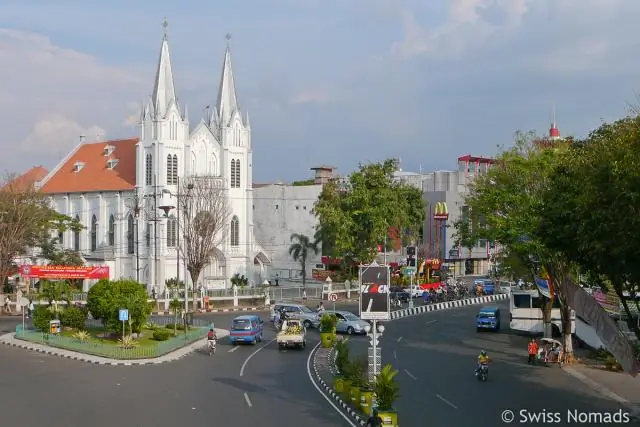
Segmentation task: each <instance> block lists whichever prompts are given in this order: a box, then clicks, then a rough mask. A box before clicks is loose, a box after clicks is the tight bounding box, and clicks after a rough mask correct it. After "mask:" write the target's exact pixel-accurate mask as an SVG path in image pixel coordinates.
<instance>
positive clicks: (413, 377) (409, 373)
mask: <svg viewBox="0 0 640 427" xmlns="http://www.w3.org/2000/svg"><path fill="white" fill-rule="evenodd" d="M404 373H405V374H407V375H409V378H411V379H412V380H417V379H418V378H416V376H415V375H413V374H412V373H411V372H409V371H407V370H406V369H405V370H404Z"/></svg>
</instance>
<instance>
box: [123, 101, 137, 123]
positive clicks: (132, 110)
mask: <svg viewBox="0 0 640 427" xmlns="http://www.w3.org/2000/svg"><path fill="white" fill-rule="evenodd" d="M141 108H142V106H141V105H140V103H138V102H135V101H131V102H128V103H127V107H126V109H125V113H126V114H127V116H126V117H125V118H124V120H123V121H122V126H127V127H131V126H137V125H138V124H139V123H140V110H141Z"/></svg>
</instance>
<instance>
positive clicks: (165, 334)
mask: <svg viewBox="0 0 640 427" xmlns="http://www.w3.org/2000/svg"><path fill="white" fill-rule="evenodd" d="M170 336H171V331H169V330H167V329H156V330H155V331H153V339H154V340H156V341H166V340H168V339H169V337H170Z"/></svg>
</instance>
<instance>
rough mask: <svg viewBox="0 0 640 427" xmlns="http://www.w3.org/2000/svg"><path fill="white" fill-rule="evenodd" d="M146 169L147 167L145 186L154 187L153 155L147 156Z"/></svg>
mask: <svg viewBox="0 0 640 427" xmlns="http://www.w3.org/2000/svg"><path fill="white" fill-rule="evenodd" d="M144 167H145V171H144V172H145V175H144V179H145V184H146V185H153V157H152V156H151V154H147V157H146V160H145V165H144Z"/></svg>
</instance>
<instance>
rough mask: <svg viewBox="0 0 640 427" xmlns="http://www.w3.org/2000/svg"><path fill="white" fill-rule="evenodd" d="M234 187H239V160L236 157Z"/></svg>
mask: <svg viewBox="0 0 640 427" xmlns="http://www.w3.org/2000/svg"><path fill="white" fill-rule="evenodd" d="M236 188H240V160H239V159H236Z"/></svg>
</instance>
